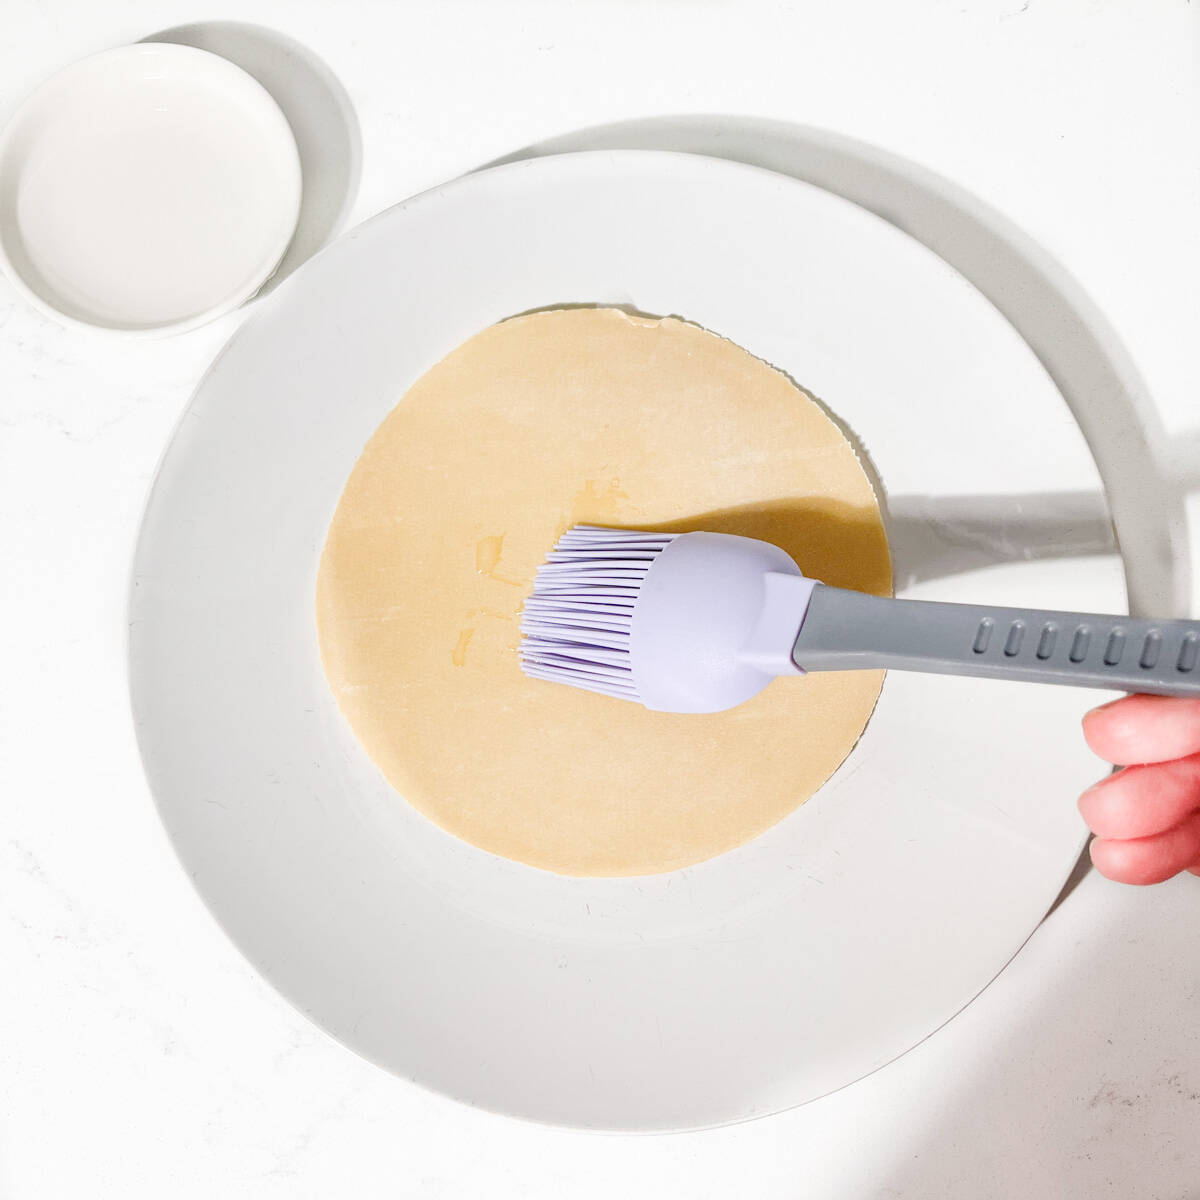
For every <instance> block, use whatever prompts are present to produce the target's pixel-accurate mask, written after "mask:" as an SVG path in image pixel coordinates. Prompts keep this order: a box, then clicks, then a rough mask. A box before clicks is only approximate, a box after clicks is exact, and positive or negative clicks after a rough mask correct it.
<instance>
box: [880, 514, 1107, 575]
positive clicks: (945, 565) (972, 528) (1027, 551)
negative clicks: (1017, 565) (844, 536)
mask: <svg viewBox="0 0 1200 1200" xmlns="http://www.w3.org/2000/svg"><path fill="white" fill-rule="evenodd" d="M887 531H888V541H889V543H890V545H891V550H892V560H893V564H894V572H895V581H896V587H897V589H903V588H905V587H908V586H910V585H912V584H914V583H921V582H923V581H925V580H929V579H942V578H944V577H946V576H948V575H957V574H960V573H962V572H964V571H973V570H977V569H979V568H981V567H990V566H996V565H998V564H1001V563H1013V562H1034V561H1037V560H1039V559H1052V558H1078V557H1084V556H1087V555H1096V554H1115V553H1116V551H1117V544H1116V538H1115V536H1114V534H1113V527H1112V522H1111V520H1110V518H1109V514H1108V506H1107V505H1106V504H1105V501H1104V497H1103V496H1102V495H1101V494H1100V493H1099V492H1094V493H1093V492H1057V493H1054V492H1047V493H1039V494H1035V495H1028V496H897V497H890V498H889V499H888V504H887Z"/></svg>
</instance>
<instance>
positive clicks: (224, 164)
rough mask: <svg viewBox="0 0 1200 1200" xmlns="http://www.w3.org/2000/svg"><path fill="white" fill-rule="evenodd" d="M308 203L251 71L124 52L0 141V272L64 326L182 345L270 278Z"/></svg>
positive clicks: (84, 68) (91, 68)
mask: <svg viewBox="0 0 1200 1200" xmlns="http://www.w3.org/2000/svg"><path fill="white" fill-rule="evenodd" d="M300 192H301V177H300V158H299V155H298V153H297V151H296V143H295V140H294V138H293V137H292V131H291V129H290V128H289V126H288V123H287V120H286V118H285V117H284V115H283V113H282V112H281V111H280V110H279V107H278V105H276V103H275V101H274V100H272V99H271V97H270V95H269V94H268V93H267V92H266V91H265V90H264V88H263V87H262V86H261V85H260V84H259V83H257V82H256V81H255V80H254V79H252V78H251V77H250V76H249V75H247V74H246V72H245V71H243V70H241V69H240V68H239V67H235V66H234V65H233V64H232V63H230V62H228V61H226V60H225V59H223V58H220V57H218V56H217V55H215V54H209V53H208V52H207V51H204V50H196V49H193V48H192V47H190V46H176V45H168V44H162V43H160V44H152V45H149V44H139V45H134V46H122V47H119V48H118V49H115V50H107V51H105V52H103V53H101V54H95V55H93V56H92V57H90V58H86V59H83V60H82V61H80V62H77V63H74V64H73V65H72V66H69V67H67V68H66V69H65V70H63V71H61V72H59V73H58V74H57V75H55V76H54V77H53V78H51V79H49V80H47V81H46V82H45V83H44V84H42V85H41V87H39V88H38V89H37V90H36V91H35V92H34V93H33V94H32V95H31V96H30V97H29V98H28V99H27V100H26V101H25V102H24V104H22V105H21V107H20V108H19V109H18V110H17V112H16V114H15V115H14V116H13V118H12V120H11V121H10V122H9V124H8V126H7V127H6V128H5V130H4V132H3V134H2V135H0V265H3V267H4V268H5V270H6V271H7V272H8V274H9V275H10V277H11V278H12V280H13V282H14V283H15V284H16V286H17V287H18V288H19V289H20V290H21V291H23V292H24V293H25V294H26V295H27V296H28V297H29V299H30V300H32V301H33V302H34V303H35V304H36V305H38V306H39V307H40V308H42V309H44V310H46V311H47V312H49V313H50V314H51V315H52V316H54V317H56V318H59V319H62V320H66V321H68V322H75V323H80V324H84V325H89V326H98V327H100V328H103V329H107V330H113V331H118V332H122V333H128V334H150V333H158V334H161V333H175V332H180V331H182V330H185V329H191V328H193V327H195V326H197V325H201V324H203V323H204V322H206V321H210V320H212V319H213V318H214V317H217V316H220V315H221V314H222V313H226V312H229V311H230V310H231V309H234V308H236V307H237V306H238V305H239V304H242V303H244V302H245V301H246V300H247V299H249V298H250V297H251V296H252V295H254V293H255V292H256V291H257V290H258V289H259V288H260V287H261V286H262V285H263V283H264V282H265V281H266V280H267V279H268V278H270V276H271V273H272V272H273V271H274V270H275V268H276V267H277V266H278V264H279V260H280V259H281V258H282V257H283V253H284V251H285V250H286V249H287V246H288V242H289V241H290V240H291V237H292V234H293V232H294V231H295V228H296V219H297V216H298V214H299V211H300Z"/></svg>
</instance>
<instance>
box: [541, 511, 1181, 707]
mask: <svg viewBox="0 0 1200 1200" xmlns="http://www.w3.org/2000/svg"><path fill="white" fill-rule="evenodd" d="M521 633H522V641H521V648H520V658H521V666H522V668H523V670H524V671H525V673H526V675H530V676H532V677H533V678H535V679H545V680H551V681H555V682H558V683H567V684H571V685H573V686H575V687H580V688H587V689H589V690H591V691H595V692H602V693H604V694H606V695H609V696H616V697H620V698H622V699H626V700H634V701H636V702H638V703H641V704H644V705H645V706H646V707H647V708H650V709H654V710H657V711H660V712H676V713H705V712H721V711H723V710H725V709H728V708H733V707H734V706H735V705H738V704H741V703H743V702H744V701H746V700H749V699H750V698H751V697H752V696H755V695H757V694H758V692H760V691H761V690H762V689H763V688H764V687H766V685H767V684H768V683H769V682H770V681H771V680H772V679H774V678H775V677H776V676H779V675H803V674H804V673H805V672H807V671H853V670H866V669H878V668H886V669H888V670H899V671H925V672H932V673H934V674H940V675H974V676H982V677H986V678H991V679H1016V680H1024V681H1027V682H1033V683H1056V684H1067V685H1072V686H1075V687H1094V688H1110V689H1117V690H1122V691H1132V692H1150V693H1156V694H1158V695H1165V696H1180V695H1195V696H1200V669H1197V664H1198V662H1200V621H1178V620H1164V621H1151V620H1141V619H1135V618H1132V617H1122V616H1101V615H1098V614H1094V613H1075V612H1051V611H1044V610H1040V609H1026V608H995V607H988V606H985V605H977V604H943V603H940V602H935V601H928V600H893V599H887V598H884V597H880V596H872V595H867V594H865V593H862V592H854V591H847V590H845V589H843V588H836V587H829V586H826V585H825V584H823V583H818V582H817V581H816V580H813V579H807V578H805V576H804V575H803V574H802V573H801V571H800V568H799V567H797V565H796V564H795V562H793V560H792V558H791V557H790V556H789V555H788V554H787V553H786V552H785V551H783V550H781V549H780V548H779V547H778V546H773V545H771V544H770V543H769V542H762V541H758V540H757V539H755V538H745V537H738V536H735V535H733V534H725V533H678V534H675V533H647V532H640V531H636V530H627V529H606V528H603V527H601V526H596V525H576V526H575V527H574V528H573V529H571V530H569V531H568V532H567V533H566V534H564V535H563V537H562V538H561V539H560V541H559V542H558V544H557V545H556V546H555V548H554V550H553V551H552V552H551V554H550V555H549V558H548V559H547V561H546V563H545V564H544V565H543V566H542V567H541V568H540V569H539V570H538V573H537V579H536V581H535V584H534V590H533V595H532V596H531V597H530V598H529V599H528V600H527V601H526V603H525V608H524V613H523V615H522V621H521Z"/></svg>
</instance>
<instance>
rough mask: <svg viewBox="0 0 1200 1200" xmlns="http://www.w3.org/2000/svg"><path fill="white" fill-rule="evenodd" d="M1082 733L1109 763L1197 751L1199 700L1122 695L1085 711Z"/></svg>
mask: <svg viewBox="0 0 1200 1200" xmlns="http://www.w3.org/2000/svg"><path fill="white" fill-rule="evenodd" d="M1083 735H1084V737H1086V738H1087V742H1088V745H1089V746H1091V748H1092V749H1093V750H1094V751H1095V752H1096V753H1097V754H1098V755H1100V757H1101V758H1103V759H1107V760H1108V761H1109V762H1110V763H1122V764H1126V763H1151V762H1166V761H1167V760H1168V759H1171V758H1184V757H1185V756H1187V755H1189V754H1197V753H1200V699H1192V698H1191V697H1188V698H1186V699H1185V698H1184V697H1182V696H1126V697H1125V698H1124V699H1122V700H1116V701H1114V702H1113V703H1112V704H1105V705H1102V706H1101V707H1100V708H1095V709H1093V710H1092V711H1091V712H1090V713H1088V715H1087V716H1086V717H1084V718H1083Z"/></svg>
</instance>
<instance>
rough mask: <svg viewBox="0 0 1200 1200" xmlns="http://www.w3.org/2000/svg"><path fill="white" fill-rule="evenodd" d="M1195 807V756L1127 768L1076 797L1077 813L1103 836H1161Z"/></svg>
mask: <svg viewBox="0 0 1200 1200" xmlns="http://www.w3.org/2000/svg"><path fill="white" fill-rule="evenodd" d="M1197 809H1200V754H1193V755H1192V756H1191V757H1190V758H1181V759H1177V760H1176V761H1175V762H1166V763H1152V764H1150V765H1148V766H1139V767H1126V768H1125V769H1124V770H1122V771H1118V772H1117V773H1116V774H1115V775H1110V776H1109V777H1108V778H1107V779H1104V780H1101V782H1100V783H1098V784H1096V785H1095V787H1090V788H1088V790H1087V791H1086V792H1084V793H1083V795H1082V796H1080V797H1079V811H1080V813H1082V814H1083V819H1084V820H1085V821H1086V822H1087V823H1088V827H1089V828H1090V829H1091V831H1092V832H1093V833H1094V834H1096V835H1097V836H1098V837H1102V838H1143V837H1150V836H1151V835H1152V834H1155V833H1163V832H1165V831H1166V830H1168V829H1171V828H1173V827H1174V826H1176V825H1178V824H1179V823H1180V822H1181V821H1183V820H1185V819H1186V818H1187V817H1188V816H1189V815H1190V814H1191V813H1193V812H1195V811H1196V810H1197Z"/></svg>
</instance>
